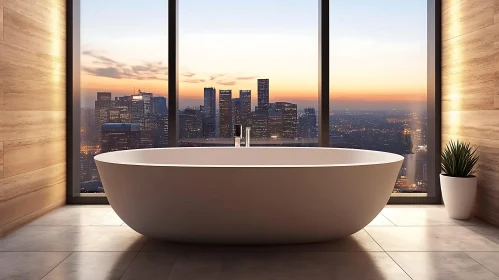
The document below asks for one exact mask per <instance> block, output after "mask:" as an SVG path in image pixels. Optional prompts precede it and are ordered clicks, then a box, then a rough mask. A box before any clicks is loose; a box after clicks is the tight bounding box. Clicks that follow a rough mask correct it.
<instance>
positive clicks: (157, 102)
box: [152, 96, 168, 116]
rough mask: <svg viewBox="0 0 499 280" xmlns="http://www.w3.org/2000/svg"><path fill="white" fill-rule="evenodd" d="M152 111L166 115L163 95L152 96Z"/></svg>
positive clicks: (166, 109) (166, 108)
mask: <svg viewBox="0 0 499 280" xmlns="http://www.w3.org/2000/svg"><path fill="white" fill-rule="evenodd" d="M152 104H153V113H154V114H156V115H161V116H165V115H168V107H167V106H166V98H165V97H163V96H155V97H153V98H152Z"/></svg>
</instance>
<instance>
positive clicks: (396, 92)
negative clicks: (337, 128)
mask: <svg viewBox="0 0 499 280" xmlns="http://www.w3.org/2000/svg"><path fill="white" fill-rule="evenodd" d="M82 84H83V85H84V86H83V88H84V90H85V91H86V92H89V93H91V94H95V93H96V92H98V91H109V92H112V93H117V94H130V95H131V94H133V92H134V89H135V93H136V92H137V91H138V90H139V89H141V90H142V91H145V92H152V93H154V94H156V95H160V96H165V97H166V96H167V93H168V82H167V81H163V80H133V79H112V78H106V77H96V76H91V75H83V76H82ZM308 84H310V83H308ZM249 85H253V86H249ZM209 86H213V87H215V88H217V90H219V89H232V91H233V97H234V98H237V97H239V90H242V89H250V90H252V93H253V97H255V98H256V96H257V89H256V79H255V80H254V82H253V81H251V82H249V83H248V82H246V83H244V84H236V85H232V86H225V85H216V84H215V85H210V84H209V83H198V84H189V83H186V82H181V81H180V85H179V92H180V98H186V99H202V98H203V88H204V87H209ZM354 86H355V88H353V89H350V90H349V89H345V88H341V87H335V88H332V89H331V91H330V96H331V99H332V100H361V101H416V102H417V101H424V100H426V87H425V86H424V87H423V86H421V87H419V88H418V89H409V88H390V89H388V88H389V87H388V86H387V87H386V88H387V89H374V88H369V87H365V88H362V87H360V88H359V87H358V86H357V85H354ZM270 91H271V92H270V93H271V100H279V101H281V100H282V101H285V100H286V99H293V100H317V99H318V89H314V88H312V89H311V88H310V87H308V88H307V87H306V86H305V85H304V86H302V87H300V88H297V87H289V86H288V87H286V86H280V87H279V85H274V86H272V80H271V87H270Z"/></svg>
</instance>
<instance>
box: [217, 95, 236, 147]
mask: <svg viewBox="0 0 499 280" xmlns="http://www.w3.org/2000/svg"><path fill="white" fill-rule="evenodd" d="M219 102H220V103H219V109H220V137H221V138H230V137H233V133H232V90H220V92H219Z"/></svg>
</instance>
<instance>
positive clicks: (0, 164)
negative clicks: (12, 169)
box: [0, 142, 3, 179]
mask: <svg viewBox="0 0 499 280" xmlns="http://www.w3.org/2000/svg"><path fill="white" fill-rule="evenodd" d="M2 178H3V142H0V179H2Z"/></svg>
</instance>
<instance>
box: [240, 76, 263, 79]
mask: <svg viewBox="0 0 499 280" xmlns="http://www.w3.org/2000/svg"><path fill="white" fill-rule="evenodd" d="M256 78H258V77H256V76H245V77H236V80H255V79H256Z"/></svg>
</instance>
